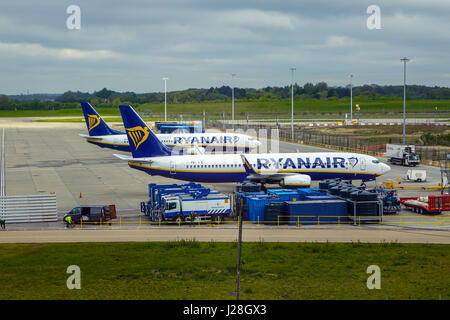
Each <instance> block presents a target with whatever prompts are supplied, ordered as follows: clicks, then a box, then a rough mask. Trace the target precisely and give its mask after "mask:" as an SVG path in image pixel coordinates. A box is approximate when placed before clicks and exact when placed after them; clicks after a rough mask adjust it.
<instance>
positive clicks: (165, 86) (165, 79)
mask: <svg viewBox="0 0 450 320" xmlns="http://www.w3.org/2000/svg"><path fill="white" fill-rule="evenodd" d="M162 79H163V80H164V121H167V80H169V78H167V77H164V78H162Z"/></svg>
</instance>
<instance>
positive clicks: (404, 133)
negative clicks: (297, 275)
mask: <svg viewBox="0 0 450 320" xmlns="http://www.w3.org/2000/svg"><path fill="white" fill-rule="evenodd" d="M409 60H410V59H408V58H406V57H404V58H403V59H400V61H402V62H403V144H406V63H407V62H408V61H409Z"/></svg>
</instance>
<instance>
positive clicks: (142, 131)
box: [126, 127, 149, 150]
mask: <svg viewBox="0 0 450 320" xmlns="http://www.w3.org/2000/svg"><path fill="white" fill-rule="evenodd" d="M126 130H127V132H128V135H129V136H130V138H131V140H132V141H133V144H134V148H135V150H137V149H138V148H139V146H140V145H141V144H142V143H143V142H144V141H145V140H147V138H148V135H149V132H148V128H147V127H145V128H143V127H133V128H129V129H126Z"/></svg>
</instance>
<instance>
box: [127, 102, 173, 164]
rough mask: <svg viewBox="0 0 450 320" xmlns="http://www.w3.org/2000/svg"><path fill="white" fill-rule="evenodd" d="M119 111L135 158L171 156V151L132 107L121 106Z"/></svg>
mask: <svg viewBox="0 0 450 320" xmlns="http://www.w3.org/2000/svg"><path fill="white" fill-rule="evenodd" d="M119 109H120V113H121V115H122V120H123V124H124V126H125V131H126V132H127V136H128V143H129V144H130V149H131V153H132V154H133V158H147V157H161V156H170V155H171V153H172V152H171V150H170V149H169V148H167V147H166V146H165V145H164V144H162V143H161V141H159V139H158V138H157V137H156V136H155V134H154V133H153V132H152V130H150V128H149V127H148V126H147V125H146V124H145V122H144V121H143V120H142V119H141V117H139V115H138V114H137V113H136V111H134V109H133V108H132V107H130V106H119Z"/></svg>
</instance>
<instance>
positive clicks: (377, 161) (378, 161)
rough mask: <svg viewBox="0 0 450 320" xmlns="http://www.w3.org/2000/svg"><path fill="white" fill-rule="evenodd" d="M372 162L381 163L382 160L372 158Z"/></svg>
mask: <svg viewBox="0 0 450 320" xmlns="http://www.w3.org/2000/svg"><path fill="white" fill-rule="evenodd" d="M372 162H373V163H380V160H378V159H375V160H372Z"/></svg>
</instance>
